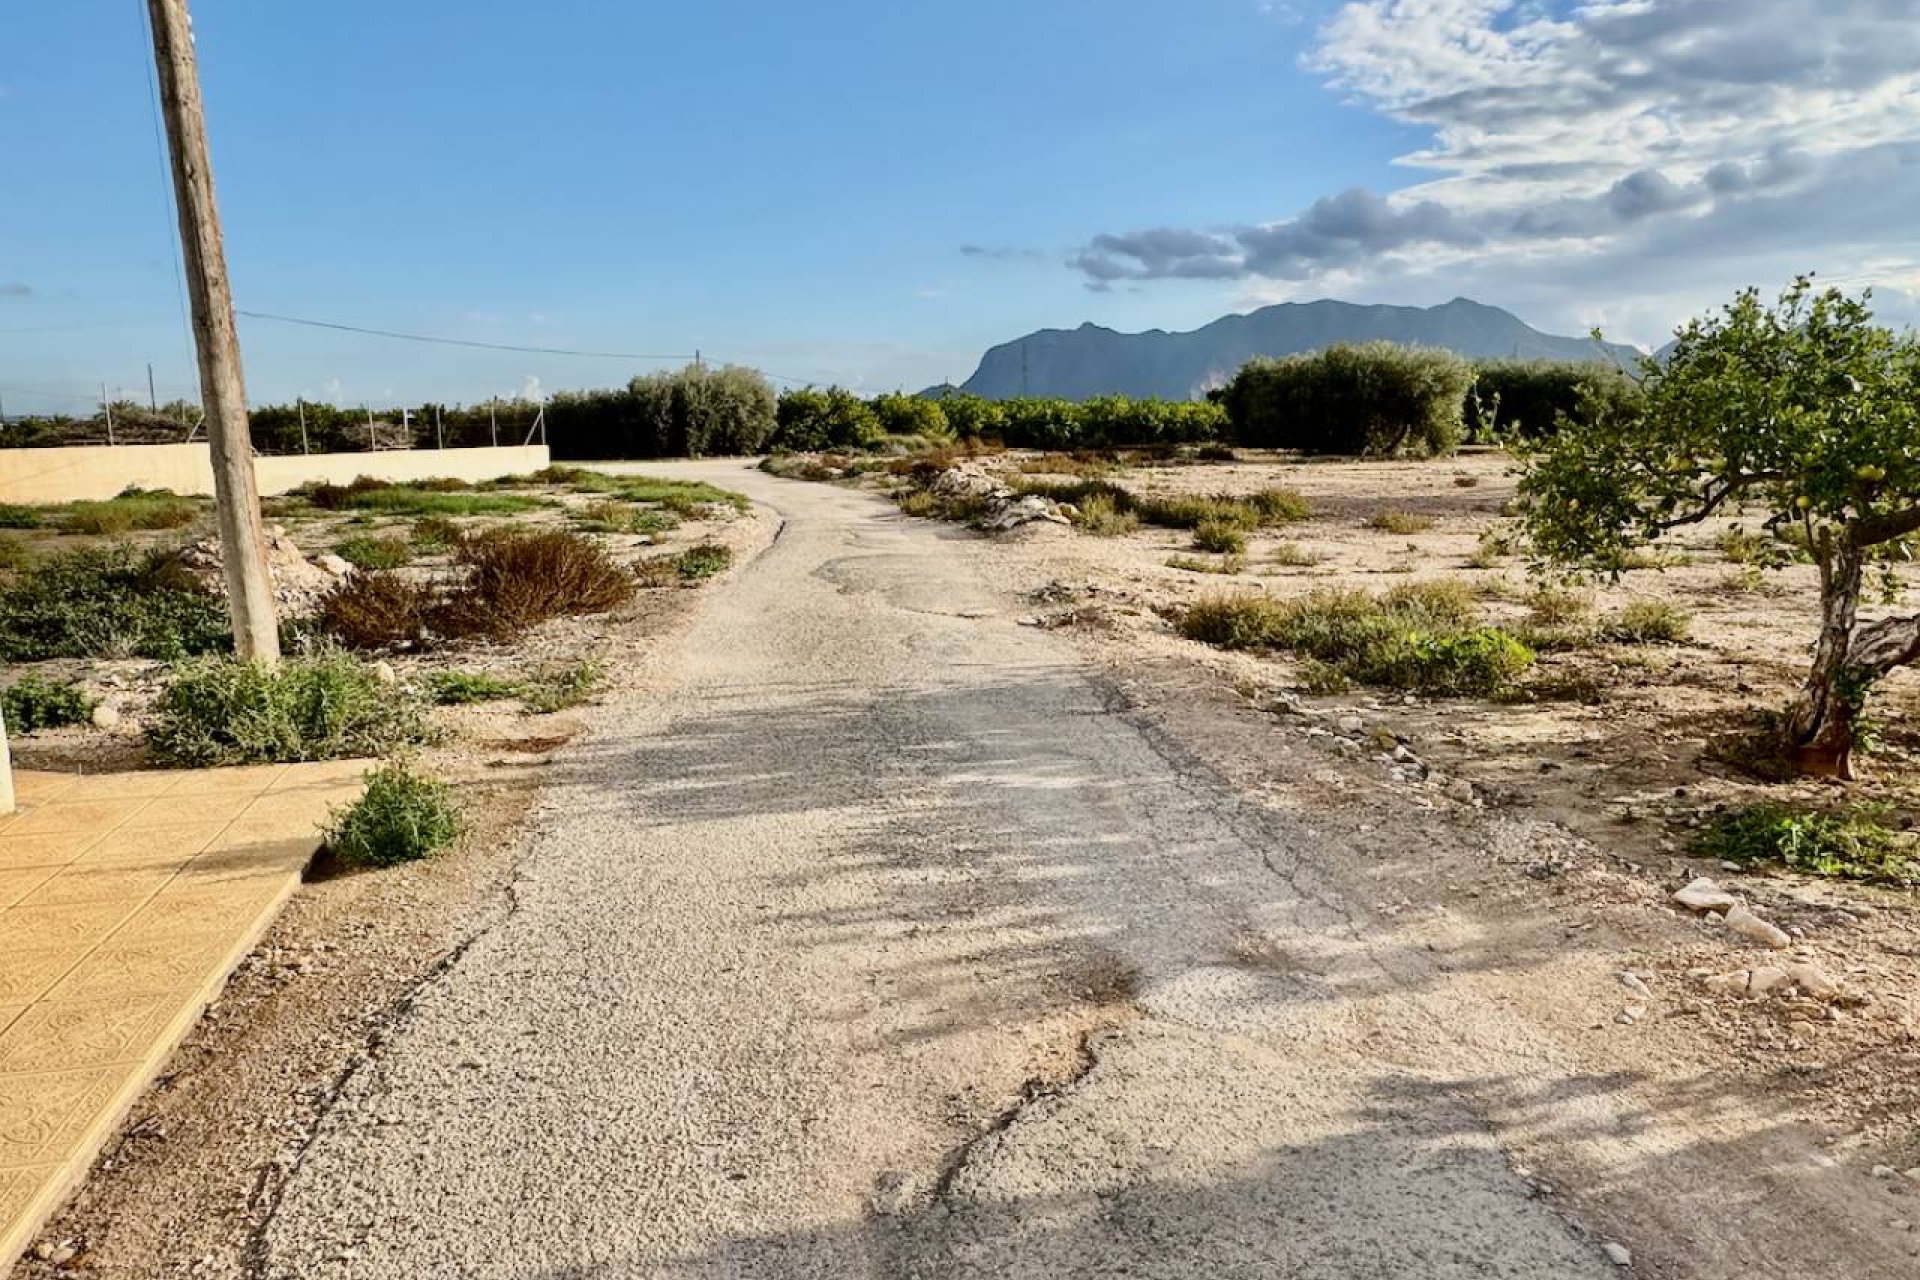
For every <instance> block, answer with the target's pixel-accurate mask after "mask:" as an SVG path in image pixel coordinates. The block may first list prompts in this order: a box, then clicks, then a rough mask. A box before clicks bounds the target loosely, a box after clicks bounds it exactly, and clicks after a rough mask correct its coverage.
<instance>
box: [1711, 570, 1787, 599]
mask: <svg viewBox="0 0 1920 1280" xmlns="http://www.w3.org/2000/svg"><path fill="white" fill-rule="evenodd" d="M1715 585H1717V586H1718V587H1719V588H1720V590H1722V591H1725V592H1727V593H1728V594H1730V595H1736V596H1777V595H1784V594H1785V593H1786V588H1785V587H1784V586H1782V585H1781V584H1780V583H1778V582H1775V581H1774V580H1773V579H1771V578H1769V577H1768V576H1767V571H1766V570H1765V569H1762V568H1761V567H1760V566H1759V565H1757V564H1743V565H1740V566H1739V567H1738V568H1734V569H1729V570H1728V571H1727V572H1725V573H1723V574H1721V575H1720V579H1719V581H1718V583H1716V584H1715Z"/></svg>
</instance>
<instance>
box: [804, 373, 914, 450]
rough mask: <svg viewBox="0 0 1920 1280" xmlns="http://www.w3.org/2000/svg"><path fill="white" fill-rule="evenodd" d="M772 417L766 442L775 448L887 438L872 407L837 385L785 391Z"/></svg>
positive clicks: (860, 445) (857, 445)
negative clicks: (769, 435) (769, 437)
mask: <svg viewBox="0 0 1920 1280" xmlns="http://www.w3.org/2000/svg"><path fill="white" fill-rule="evenodd" d="M944 416H945V413H944V411H942V417H944ZM775 417H776V421H777V424H778V425H777V426H776V427H775V429H774V432H773V436H772V438H771V439H770V440H769V441H768V442H767V444H768V447H769V448H771V449H775V450H784V451H788V452H796V453H798V452H817V451H819V450H822V449H872V448H876V447H878V446H879V445H880V443H881V442H882V441H884V440H885V439H886V438H887V428H886V426H885V425H884V424H883V423H882V422H881V421H880V415H879V414H877V413H875V412H874V411H873V408H872V406H870V405H869V404H867V402H866V401H864V400H862V399H861V398H860V397H859V396H857V395H855V394H853V392H851V391H844V390H842V389H841V388H839V387H829V388H827V389H826V390H824V391H818V390H815V389H813V388H812V387H807V388H803V389H799V390H794V391H788V392H785V393H783V394H782V395H781V397H780V403H779V408H778V409H777V411H776V414H775Z"/></svg>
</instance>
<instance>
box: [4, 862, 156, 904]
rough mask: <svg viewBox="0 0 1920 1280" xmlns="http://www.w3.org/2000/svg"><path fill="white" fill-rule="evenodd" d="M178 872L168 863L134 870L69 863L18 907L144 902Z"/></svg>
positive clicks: (131, 868)
mask: <svg viewBox="0 0 1920 1280" xmlns="http://www.w3.org/2000/svg"><path fill="white" fill-rule="evenodd" d="M178 872H179V867H177V866H173V865H169V864H167V863H158V864H151V863H150V864H135V865H132V866H126V865H116V864H113V863H95V864H93V865H91V866H83V865H78V864H75V863H68V864H67V865H66V866H64V867H62V868H60V869H59V870H58V871H56V872H54V873H53V877H52V878H51V879H49V880H47V881H46V882H45V883H44V884H42V885H40V886H39V887H38V888H36V889H35V890H34V891H33V892H31V893H29V894H28V895H27V896H26V897H24V898H22V899H21V900H20V904H19V905H21V906H23V907H47V906H57V905H60V904H63V903H70V902H118V901H130V902H145V901H146V900H147V899H148V898H151V897H152V896H153V895H154V894H156V893H158V892H159V891H160V887H161V886H162V885H164V884H166V882H167V881H169V880H171V879H173V877H174V876H175V875H176V874H178Z"/></svg>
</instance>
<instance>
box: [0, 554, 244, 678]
mask: <svg viewBox="0 0 1920 1280" xmlns="http://www.w3.org/2000/svg"><path fill="white" fill-rule="evenodd" d="M230 643H231V633H230V632H229V630H228V625H227V611H226V606H225V604H224V602H223V601H221V600H220V599H219V598H218V597H216V596H214V595H211V594H209V593H208V592H205V591H203V590H200V589H199V588H198V587H197V586H194V585H192V584H190V583H189V582H187V581H186V580H185V578H184V576H183V575H181V574H180V573H178V572H177V570H176V568H175V563H174V560H173V557H172V555H171V554H170V553H164V552H148V553H140V552H136V551H134V550H133V549H132V548H130V547H108V548H88V549H85V550H79V551H69V552H65V553H63V554H60V555H52V556H48V557H46V558H45V559H44V560H42V561H40V562H39V563H38V564H37V565H35V567H34V571H33V572H32V573H30V574H26V575H23V576H22V577H20V578H19V579H17V580H16V581H14V582H12V583H10V584H8V585H7V586H6V587H4V588H0V659H4V660H5V661H8V662H41V661H45V660H47V659H49V658H126V657H139V658H158V659H161V660H163V661H173V660H176V659H179V658H183V657H187V656H189V655H191V654H197V653H207V652H211V651H213V650H216V649H221V648H225V647H227V646H228V645H229V644H230Z"/></svg>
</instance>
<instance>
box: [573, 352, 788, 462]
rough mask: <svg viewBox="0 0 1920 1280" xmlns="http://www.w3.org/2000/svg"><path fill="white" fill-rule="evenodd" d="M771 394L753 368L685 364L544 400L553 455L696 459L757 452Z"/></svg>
mask: <svg viewBox="0 0 1920 1280" xmlns="http://www.w3.org/2000/svg"><path fill="white" fill-rule="evenodd" d="M775 403H776V401H775V396H774V393H773V387H772V385H771V384H770V383H769V382H768V381H767V380H766V378H765V377H764V376H763V375H761V374H760V373H757V372H755V371H754V370H752V369H745V368H741V367H739V366H737V365H727V366H724V367H721V368H715V367H714V366H712V365H705V364H690V365H687V366H686V367H684V368H682V369H679V370H675V371H672V372H664V373H653V374H646V375H643V376H641V377H637V378H634V379H633V380H632V381H630V382H629V383H628V384H627V385H626V386H625V387H622V388H619V389H617V390H612V391H585V392H564V393H562V394H560V395H557V396H555V397H554V398H553V399H552V401H550V402H549V403H548V405H547V438H548V442H549V443H550V445H551V446H552V449H553V456H554V457H556V458H675V457H686V458H700V457H710V456H716V455H726V454H747V453H758V452H760V451H761V449H763V448H765V447H766V445H767V441H768V438H769V437H770V436H771V435H772V434H773V431H774V421H775V419H774V412H775Z"/></svg>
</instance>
